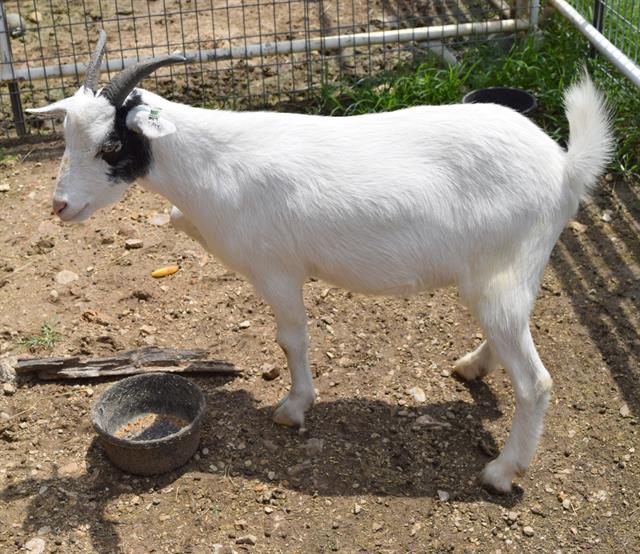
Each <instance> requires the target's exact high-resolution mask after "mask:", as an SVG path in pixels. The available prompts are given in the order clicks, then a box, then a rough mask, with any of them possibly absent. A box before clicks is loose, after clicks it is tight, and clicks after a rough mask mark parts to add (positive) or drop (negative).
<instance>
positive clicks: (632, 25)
mask: <svg viewBox="0 0 640 554" xmlns="http://www.w3.org/2000/svg"><path fill="white" fill-rule="evenodd" d="M570 3H571V4H572V5H573V7H574V8H576V10H577V11H578V12H579V13H580V14H582V16H583V17H585V18H586V19H588V20H589V21H591V22H592V23H593V26H594V27H595V28H596V29H597V30H598V31H600V33H602V35H603V36H604V37H606V38H607V39H608V40H609V41H610V42H611V43H612V44H613V45H614V46H616V47H617V48H618V49H619V50H620V51H621V52H622V53H624V54H625V55H626V56H628V57H629V58H630V59H631V60H633V61H634V62H635V63H636V65H637V64H638V54H639V53H640V1H639V0H613V1H612V0H571V2H570Z"/></svg>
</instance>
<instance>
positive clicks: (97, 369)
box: [16, 347, 241, 380]
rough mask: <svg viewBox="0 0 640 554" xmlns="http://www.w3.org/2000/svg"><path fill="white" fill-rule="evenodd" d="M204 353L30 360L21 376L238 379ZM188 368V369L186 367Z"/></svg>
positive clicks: (146, 351) (159, 351)
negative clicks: (166, 375) (179, 375)
mask: <svg viewBox="0 0 640 554" xmlns="http://www.w3.org/2000/svg"><path fill="white" fill-rule="evenodd" d="M206 355H207V352H206V351H205V350H199V349H196V350H177V349H174V348H159V347H145V348H139V349H136V350H130V351H128V352H124V353H123V354H121V355H119V356H111V357H106V358H89V359H81V358H77V357H76V358H31V359H26V360H18V363H17V365H16V371H17V372H19V373H38V377H40V378H41V379H45V380H51V379H80V378H92V377H113V376H120V375H136V374H139V373H149V372H164V373H211V374H217V375H238V374H239V373H241V372H240V371H239V370H238V369H236V368H235V367H234V365H233V364H232V363H229V362H225V361H222V360H205V359H203V358H205V357H206ZM186 364H188V365H186Z"/></svg>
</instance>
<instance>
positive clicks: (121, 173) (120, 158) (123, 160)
mask: <svg viewBox="0 0 640 554" xmlns="http://www.w3.org/2000/svg"><path fill="white" fill-rule="evenodd" d="M141 104H143V102H142V97H141V96H140V93H139V92H138V91H136V90H134V91H133V92H132V93H131V94H130V95H129V97H128V98H127V100H126V101H125V103H124V105H122V106H120V107H118V108H116V116H115V121H114V125H113V130H112V131H111V132H110V133H109V135H108V136H107V138H106V139H105V141H104V143H103V144H104V145H107V144H109V143H114V142H120V144H121V145H122V146H121V148H120V149H118V150H117V151H113V152H103V151H100V152H99V153H98V156H100V157H101V158H102V159H103V160H104V161H105V162H107V163H108V164H109V180H110V181H112V182H113V183H114V184H115V183H120V182H125V183H133V181H135V180H136V179H138V178H140V177H144V176H145V175H147V173H149V167H150V166H151V145H150V143H149V139H148V138H146V137H145V136H144V135H142V134H140V133H135V132H134V131H132V130H131V129H129V128H128V127H127V115H128V114H129V112H130V111H131V109H132V108H135V107H136V106H140V105H141Z"/></svg>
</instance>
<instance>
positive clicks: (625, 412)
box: [620, 404, 631, 417]
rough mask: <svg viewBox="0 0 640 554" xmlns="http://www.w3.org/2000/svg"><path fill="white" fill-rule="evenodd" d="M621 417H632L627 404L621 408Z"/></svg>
mask: <svg viewBox="0 0 640 554" xmlns="http://www.w3.org/2000/svg"><path fill="white" fill-rule="evenodd" d="M620 415H621V416H622V417H631V410H629V406H628V405H627V404H623V405H622V406H620Z"/></svg>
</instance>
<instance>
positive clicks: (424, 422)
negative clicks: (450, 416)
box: [414, 414, 451, 428]
mask: <svg viewBox="0 0 640 554" xmlns="http://www.w3.org/2000/svg"><path fill="white" fill-rule="evenodd" d="M414 424H415V425H420V426H430V427H447V428H448V427H451V423H449V422H447V421H438V420H437V419H434V418H432V417H431V416H430V415H428V414H424V415H421V416H419V417H417V418H416V419H415V421H414Z"/></svg>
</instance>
